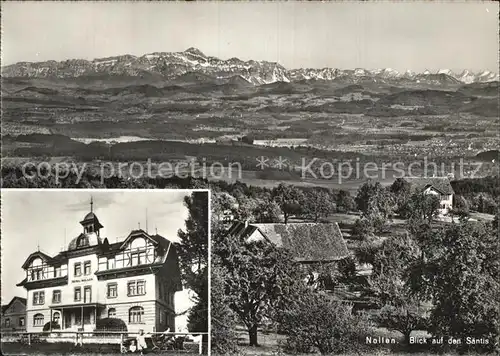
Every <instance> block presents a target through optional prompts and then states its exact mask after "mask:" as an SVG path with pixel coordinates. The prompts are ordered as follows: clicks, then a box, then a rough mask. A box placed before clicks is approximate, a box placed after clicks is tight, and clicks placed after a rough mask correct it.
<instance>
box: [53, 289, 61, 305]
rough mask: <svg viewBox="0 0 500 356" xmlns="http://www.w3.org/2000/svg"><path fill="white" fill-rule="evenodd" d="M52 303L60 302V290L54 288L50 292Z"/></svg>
mask: <svg viewBox="0 0 500 356" xmlns="http://www.w3.org/2000/svg"><path fill="white" fill-rule="evenodd" d="M52 303H61V291H60V290H55V291H53V292H52Z"/></svg>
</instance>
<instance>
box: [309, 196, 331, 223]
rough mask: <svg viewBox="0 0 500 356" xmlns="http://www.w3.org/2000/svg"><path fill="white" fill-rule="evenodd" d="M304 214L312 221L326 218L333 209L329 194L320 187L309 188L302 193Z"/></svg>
mask: <svg viewBox="0 0 500 356" xmlns="http://www.w3.org/2000/svg"><path fill="white" fill-rule="evenodd" d="M303 210H304V215H306V216H307V217H309V218H310V219H311V220H314V222H317V221H318V220H319V219H320V218H326V217H328V215H330V214H331V213H333V212H334V211H335V206H334V202H333V199H332V198H331V196H330V194H328V193H327V192H326V191H324V190H321V189H310V190H308V191H306V192H305V194H304V207H303Z"/></svg>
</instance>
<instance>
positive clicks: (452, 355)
mask: <svg viewBox="0 0 500 356" xmlns="http://www.w3.org/2000/svg"><path fill="white" fill-rule="evenodd" d="M236 332H237V336H238V349H239V351H240V355H244V356H278V355H288V354H287V353H285V352H284V351H282V349H281V348H280V345H281V344H282V343H283V342H284V341H285V339H286V337H285V336H284V335H278V334H277V333H275V332H273V331H271V330H268V331H260V332H259V335H258V341H259V346H257V347H255V346H248V335H247V332H246V330H245V328H244V327H242V326H238V327H237V328H236ZM372 336H373V337H375V336H383V337H388V338H395V339H396V340H397V344H395V345H367V346H366V347H365V348H364V350H360V351H358V352H351V353H345V354H341V355H339V356H389V355H406V356H429V355H438V354H439V355H440V356H458V355H462V356H463V355H468V356H478V355H485V354H482V353H481V354H480V353H477V352H471V353H463V354H459V353H457V352H445V353H438V352H437V351H435V352H432V351H430V350H428V349H427V351H426V346H422V345H412V346H406V345H403V344H402V342H403V340H402V335H401V334H399V333H398V332H396V331H389V330H387V329H385V328H380V327H377V328H374V329H373V335H372ZM412 336H415V337H428V336H429V335H428V334H427V333H426V332H425V331H419V330H417V331H414V332H413V333H412ZM306 355H307V356H309V355H311V354H304V355H294V356H306Z"/></svg>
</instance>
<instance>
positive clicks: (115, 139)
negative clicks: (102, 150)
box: [72, 136, 152, 144]
mask: <svg viewBox="0 0 500 356" xmlns="http://www.w3.org/2000/svg"><path fill="white" fill-rule="evenodd" d="M72 139H73V140H75V141H78V142H83V143H85V144H89V143H91V142H103V143H108V144H110V143H123V142H137V141H149V140H152V139H151V138H144V137H139V136H119V137H110V138H93V137H72Z"/></svg>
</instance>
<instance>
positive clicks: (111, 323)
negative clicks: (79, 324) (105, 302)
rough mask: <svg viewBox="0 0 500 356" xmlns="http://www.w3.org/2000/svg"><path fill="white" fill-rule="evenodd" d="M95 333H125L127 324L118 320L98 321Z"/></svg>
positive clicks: (106, 319)
mask: <svg viewBox="0 0 500 356" xmlns="http://www.w3.org/2000/svg"><path fill="white" fill-rule="evenodd" d="M96 331H127V324H125V322H124V321H123V320H122V319H118V318H104V319H99V320H97V323H96Z"/></svg>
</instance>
